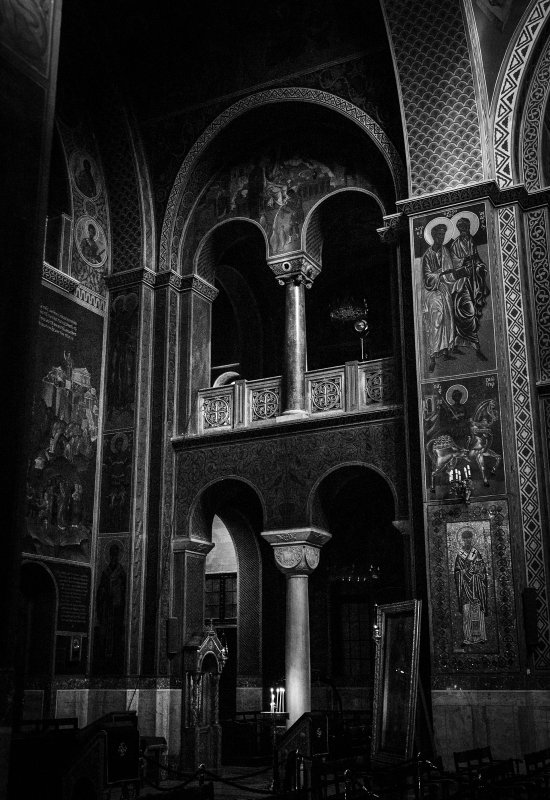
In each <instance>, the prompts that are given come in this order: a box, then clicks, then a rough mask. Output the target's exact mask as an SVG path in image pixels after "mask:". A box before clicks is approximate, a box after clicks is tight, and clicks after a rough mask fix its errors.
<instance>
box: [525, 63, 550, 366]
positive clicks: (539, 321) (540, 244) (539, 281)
mask: <svg viewBox="0 0 550 800" xmlns="http://www.w3.org/2000/svg"><path fill="white" fill-rule="evenodd" d="M549 52H550V48H549ZM549 85H550V77H549ZM527 230H528V232H529V258H530V262H531V282H532V292H533V302H534V307H535V323H536V324H535V331H534V332H535V337H536V341H537V346H538V373H539V374H538V378H539V380H541V381H548V380H550V266H549V263H548V217H547V212H546V211H545V210H544V209H542V208H537V209H535V210H534V211H529V212H528V214H527Z"/></svg>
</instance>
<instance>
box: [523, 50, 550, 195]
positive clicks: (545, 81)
mask: <svg viewBox="0 0 550 800" xmlns="http://www.w3.org/2000/svg"><path fill="white" fill-rule="evenodd" d="M549 91H550V41H549V42H548V43H547V45H546V47H545V48H544V50H543V52H542V55H541V57H540V58H539V61H538V63H537V66H536V71H535V75H534V77H533V79H532V81H531V85H530V87H529V96H528V98H527V102H526V105H525V112H524V115H523V131H522V135H521V137H520V141H521V160H522V171H523V180H524V182H525V186H526V188H527V190H528V191H534V190H536V189H541V188H542V187H543V186H544V172H543V169H542V164H541V162H540V159H541V152H540V145H541V141H542V128H543V124H544V113H545V111H546V104H547V102H548V92H549Z"/></svg>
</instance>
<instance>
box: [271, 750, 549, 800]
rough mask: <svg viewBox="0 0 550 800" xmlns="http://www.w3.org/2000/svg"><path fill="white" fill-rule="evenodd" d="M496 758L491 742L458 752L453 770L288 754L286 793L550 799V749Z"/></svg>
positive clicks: (330, 798)
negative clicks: (364, 765) (361, 766)
mask: <svg viewBox="0 0 550 800" xmlns="http://www.w3.org/2000/svg"><path fill="white" fill-rule="evenodd" d="M524 764H525V772H523V771H520V770H521V769H522V766H523V765H522V761H521V760H520V759H503V760H496V759H493V757H492V753H491V749H490V747H481V748H475V749H472V750H464V751H461V752H456V753H454V766H455V770H454V772H445V771H444V770H443V768H442V765H441V762H440V761H438V763H436V764H434V763H433V762H431V761H429V760H427V759H424V758H422V757H421V756H420V755H418V756H417V757H416V758H415V759H412V760H411V761H409V762H406V763H405V764H400V765H396V766H393V767H391V768H382V767H381V768H378V769H376V768H370V769H368V770H359V769H357V767H356V766H353V765H352V764H351V763H350V761H349V760H345V759H339V760H338V761H327V760H325V759H323V758H318V757H314V758H313V759H308V758H304V757H303V756H300V755H299V754H298V753H294V754H289V760H288V762H287V771H286V778H287V780H286V781H285V783H286V786H285V787H284V789H285V790H286V792H284V793H283V796H284V797H286V798H297V799H298V798H299V800H302V798H304V800H310V798H311V800H337V798H338V799H340V798H341V799H342V800H356V799H359V798H360V799H361V800H369V798H371V799H372V800H376V798H380V800H550V748H546V749H544V750H539V751H537V752H534V753H529V754H526V755H525V757H524Z"/></svg>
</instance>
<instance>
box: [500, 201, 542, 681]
mask: <svg viewBox="0 0 550 800" xmlns="http://www.w3.org/2000/svg"><path fill="white" fill-rule="evenodd" d="M498 230H499V238H500V246H501V252H502V273H503V278H504V302H505V308H506V327H507V340H508V351H509V358H510V378H511V387H512V403H513V409H514V427H515V434H516V441H517V450H516V452H517V467H518V481H519V488H520V497H519V499H520V507H521V522H522V529H523V538H524V547H525V572H526V578H527V585H528V586H532V587H533V588H535V589H536V590H537V612H538V619H537V624H538V633H539V646H538V648H537V650H536V652H535V665H536V667H537V668H539V669H548V668H550V618H549V613H548V592H547V588H546V570H545V558H544V544H543V540H542V520H541V512H540V494H539V486H538V478H537V457H536V452H535V431H534V427H533V410H532V405H531V396H530V393H529V386H530V383H529V372H528V364H527V343H526V335H525V316H524V311H523V299H522V291H521V277H520V262H519V242H518V231H517V222H516V214H515V211H514V209H513V207H511V206H507V207H505V208H500V209H499V210H498Z"/></svg>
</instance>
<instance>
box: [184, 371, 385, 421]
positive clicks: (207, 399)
mask: <svg viewBox="0 0 550 800" xmlns="http://www.w3.org/2000/svg"><path fill="white" fill-rule="evenodd" d="M281 393H282V381H281V378H280V377H273V378H261V379H258V380H254V381H243V380H240V381H236V382H235V383H234V384H231V385H230V386H221V387H218V388H211V389H201V390H200V392H199V398H198V427H197V432H198V434H199V435H203V434H210V433H212V434H216V433H220V432H224V431H227V430H234V429H242V428H253V427H260V426H266V425H268V426H269V425H276V424H277V420H278V418H279V417H280V415H281V413H282V406H281ZM305 396H306V410H307V416H306V419H307V418H308V417H309V418H311V417H315V416H324V415H329V416H333V415H334V416H342V415H345V414H352V413H357V412H358V411H360V412H361V411H363V412H364V411H375V410H376V411H379V410H380V409H383V408H388V407H392V406H397V405H399V403H400V402H401V400H400V398H401V391H400V386H399V381H398V376H397V375H396V374H395V369H394V361H393V359H392V358H382V359H378V360H376V361H364V362H362V363H360V362H357V361H350V362H348V363H347V364H345V365H344V366H341V367H331V368H328V369H318V370H312V371H311V372H306V374H305Z"/></svg>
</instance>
